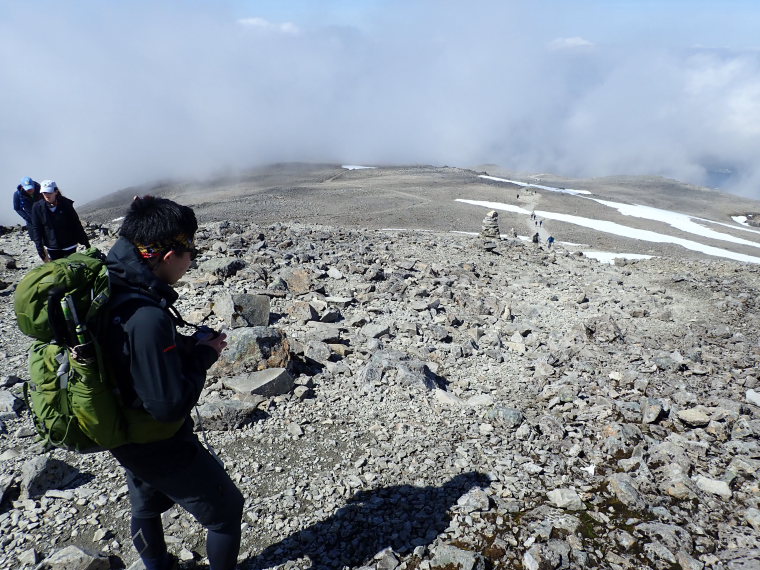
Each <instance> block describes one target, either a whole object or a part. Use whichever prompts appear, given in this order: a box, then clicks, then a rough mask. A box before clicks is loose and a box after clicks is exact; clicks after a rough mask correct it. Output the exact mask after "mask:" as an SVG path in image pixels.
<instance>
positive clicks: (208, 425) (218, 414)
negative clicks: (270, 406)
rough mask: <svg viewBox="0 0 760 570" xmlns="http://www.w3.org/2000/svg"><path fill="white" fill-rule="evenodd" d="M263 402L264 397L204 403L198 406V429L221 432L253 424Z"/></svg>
mask: <svg viewBox="0 0 760 570" xmlns="http://www.w3.org/2000/svg"><path fill="white" fill-rule="evenodd" d="M263 400H264V397H263V396H251V397H249V398H245V399H244V400H237V399H233V400H215V401H211V402H204V403H203V404H200V405H199V406H198V413H199V414H200V416H201V422H199V423H200V425H197V426H196V427H198V428H201V427H202V428H203V429H204V430H206V429H210V430H220V431H221V430H230V429H237V428H239V427H241V426H244V425H246V424H248V423H250V422H251V420H252V418H253V417H254V415H255V414H256V411H257V409H258V408H257V406H258V404H259V403H261V402H262V401H263Z"/></svg>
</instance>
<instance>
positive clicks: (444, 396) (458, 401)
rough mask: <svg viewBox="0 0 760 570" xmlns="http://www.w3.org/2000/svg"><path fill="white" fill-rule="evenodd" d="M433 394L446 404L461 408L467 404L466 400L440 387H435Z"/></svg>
mask: <svg viewBox="0 0 760 570" xmlns="http://www.w3.org/2000/svg"><path fill="white" fill-rule="evenodd" d="M433 396H434V397H435V399H436V400H437V401H438V402H439V403H441V404H443V405H444V406H451V407H454V408H461V407H463V406H464V405H465V402H464V400H462V398H460V397H459V396H456V395H455V394H452V393H451V392H447V391H446V390H441V389H440V388H434V389H433Z"/></svg>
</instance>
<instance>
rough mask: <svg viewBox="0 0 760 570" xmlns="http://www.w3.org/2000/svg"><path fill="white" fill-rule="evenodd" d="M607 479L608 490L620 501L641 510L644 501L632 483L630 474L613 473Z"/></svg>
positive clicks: (643, 507)
mask: <svg viewBox="0 0 760 570" xmlns="http://www.w3.org/2000/svg"><path fill="white" fill-rule="evenodd" d="M607 481H608V483H609V489H610V491H611V492H612V493H613V494H614V495H615V497H616V498H617V499H618V500H619V501H620V502H621V503H623V504H624V505H626V506H627V507H629V508H631V509H634V510H638V511H643V510H644V509H645V508H646V502H645V501H644V498H643V497H642V496H641V493H639V491H638V489H636V487H635V485H634V484H633V480H632V479H631V477H630V475H627V474H625V473H615V474H613V475H611V476H610V477H609V478H608V480H607Z"/></svg>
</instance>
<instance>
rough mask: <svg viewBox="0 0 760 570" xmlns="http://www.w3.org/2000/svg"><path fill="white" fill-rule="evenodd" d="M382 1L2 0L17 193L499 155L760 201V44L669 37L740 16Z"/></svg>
mask: <svg viewBox="0 0 760 570" xmlns="http://www.w3.org/2000/svg"><path fill="white" fill-rule="evenodd" d="M370 4H371V5H372V6H374V7H375V8H374V9H375V11H374V12H370V13H365V14H363V21H366V22H368V24H367V27H366V28H364V29H359V28H352V27H350V26H345V25H343V26H335V25H333V26H331V25H328V24H329V23H330V22H329V21H328V22H322V25H318V24H317V23H315V22H317V21H318V20H315V19H309V20H304V21H299V20H295V19H294V18H291V17H289V16H287V15H283V17H282V18H281V20H282V22H285V23H278V19H277V18H276V17H273V16H269V17H268V18H262V17H251V18H243V17H241V15H240V14H236V13H234V7H235V6H239V4H233V3H232V2H215V3H183V4H182V6H181V7H180V6H179V5H178V4H177V3H174V2H169V1H166V0H155V1H154V2H149V3H141V4H139V6H140V9H136V8H135V7H134V6H133V5H131V4H129V5H127V4H123V5H122V4H121V3H102V2H96V1H95V0H83V1H82V2H78V3H77V6H76V10H74V9H72V8H71V7H70V6H68V5H66V4H64V3H60V2H54V1H52V0H46V1H45V0H41V2H26V3H22V2H16V3H4V4H2V6H1V7H0V50H2V53H13V54H14V55H13V58H10V59H8V60H7V61H6V62H5V65H3V66H0V83H2V85H5V86H7V87H8V88H7V89H4V90H2V91H0V109H2V111H0V113H2V116H1V117H0V119H2V121H1V122H2V125H3V129H2V134H1V135H0V172H5V173H6V176H7V179H6V182H5V185H6V187H14V186H15V185H16V184H18V180H20V178H21V177H23V176H32V177H35V178H53V179H55V180H56V181H58V182H59V184H61V187H62V188H63V189H64V192H65V193H66V192H68V193H69V194H70V195H72V197H73V198H75V199H77V200H79V203H81V201H82V200H84V199H87V198H90V197H94V196H96V195H99V194H101V193H103V192H111V191H113V190H116V189H118V188H120V187H123V186H127V185H131V184H137V183H142V182H146V181H151V180H153V179H155V178H159V177H172V176H177V177H184V176H196V175H198V176H201V175H204V174H207V173H210V172H219V171H222V170H224V169H228V168H230V169H234V168H247V167H250V166H254V165H256V164H260V163H265V162H278V161H288V160H302V161H333V162H335V163H336V164H392V163H404V164H409V163H432V164H449V165H456V166H471V165H476V164H483V163H496V164H501V165H503V166H505V167H508V168H511V169H513V170H518V171H523V172H527V171H533V172H554V173H558V174H563V175H567V176H581V177H582V176H599V175H608V174H660V175H665V176H669V177H672V178H677V179H681V180H684V181H687V182H693V183H697V184H712V178H711V176H712V175H713V173H714V172H728V173H730V174H726V175H724V178H726V180H725V181H724V184H725V188H726V189H729V190H731V191H734V192H738V193H743V194H746V195H750V196H755V197H760V161H758V160H757V156H760V127H758V126H757V125H760V103H759V101H760V52H758V51H752V50H749V49H747V50H741V49H735V50H734V51H731V50H726V49H721V50H717V49H712V50H711V49H700V50H694V49H681V48H679V47H677V46H676V47H671V46H672V43H671V42H672V41H673V38H674V37H676V38H681V39H682V40H683V42H684V43H683V45H689V46H691V45H694V44H696V43H698V42H697V41H696V40H697V39H700V38H701V37H702V36H704V37H705V39H704V41H701V42H699V43H703V44H709V43H711V42H710V39H716V37H717V36H716V35H717V34H722V35H721V37H720V38H717V39H719V40H721V43H729V40H730V39H731V37H733V36H734V35H736V31H735V30H736V28H731V27H729V26H719V27H718V26H714V25H710V26H708V25H707V24H705V27H704V29H699V30H697V29H692V30H688V27H689V26H690V25H691V24H690V22H691V20H690V21H689V22H679V26H676V25H675V24H676V23H675V22H673V26H671V27H669V26H667V25H666V24H667V22H668V20H667V19H662V18H661V19H658V20H655V19H653V18H641V22H643V23H642V24H641V26H640V27H639V28H637V27H636V25H633V24H631V22H629V21H628V20H625V21H624V20H623V19H619V20H614V19H611V18H610V17H608V16H610V14H608V13H607V12H605V11H604V10H605V8H604V6H605V5H606V4H605V3H596V4H594V6H595V10H596V11H586V12H583V14H582V16H583V17H581V14H580V13H578V9H577V7H570V6H567V7H563V6H564V5H565V3H556V2H551V3H548V2H546V1H544V0H536V1H535V2H530V3H527V2H519V1H517V0H499V1H496V0H483V1H482V2H478V3H477V9H475V8H472V9H470V8H464V4H462V3H458V2H437V1H436V2H432V1H427V0H419V2H382V3H370ZM567 4H571V3H567ZM647 5H648V6H650V7H649V8H647V9H654V8H652V6H654V3H647ZM333 8H335V6H334V5H333ZM636 10H639V8H636ZM641 10H644V8H641ZM328 13H329V11H328ZM645 15H647V14H645ZM729 16H730V15H725V14H724V15H723V16H722V18H723V20H722V21H723V22H725V20H726V19H727V18H729ZM731 17H734V16H731ZM653 21H656V22H658V25H657V27H655V28H652V27H651V26H649V27H647V26H646V25H644V24H646V23H650V24H651V22H653ZM706 21H707V22H709V20H706ZM748 21H749V20H748ZM680 24H683V26H680ZM684 28H687V31H689V34H688V35H687V34H686V32H684V31H683V30H684ZM29 29H34V30H35V39H34V41H33V42H30V41H29V40H28V33H27V30H29ZM674 30H677V33H675V32H674ZM748 37H749V36H748ZM753 37H754V36H753ZM643 40H647V41H643ZM724 40H725V42H724ZM553 43H554V44H555V45H556V46H558V47H562V48H563V49H547V46H549V45H552V44H553ZM713 43H714V42H713ZM587 44H591V45H592V46H593V49H585V48H588V47H590V46H589V45H587ZM20 45H23V46H24V49H18V46H20ZM570 48H573V49H570ZM576 48H582V49H576ZM42 84H44V85H46V86H53V88H46V89H37V88H34V86H36V85H42ZM28 85H31V86H32V88H29V89H22V88H23V87H24V86H28ZM20 90H23V96H19V93H20ZM713 171H714V172H713ZM8 221H16V218H15V217H14V216H13V213H12V212H11V213H10V214H7V215H6V212H4V211H2V210H0V223H3V222H8Z"/></svg>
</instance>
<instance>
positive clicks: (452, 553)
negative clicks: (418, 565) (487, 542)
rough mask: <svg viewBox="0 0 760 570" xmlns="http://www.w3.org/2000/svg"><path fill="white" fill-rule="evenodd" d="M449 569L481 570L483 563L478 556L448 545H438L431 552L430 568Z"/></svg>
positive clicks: (483, 566)
mask: <svg viewBox="0 0 760 570" xmlns="http://www.w3.org/2000/svg"><path fill="white" fill-rule="evenodd" d="M451 567H453V568H457V570H483V569H484V568H485V563H484V562H483V559H482V557H481V556H480V555H479V554H476V553H474V552H470V551H469V550H462V549H461V548H457V547H456V546H452V545H450V544H439V545H438V546H436V547H435V549H434V550H433V552H432V557H431V559H430V568H431V569H435V568H451Z"/></svg>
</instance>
